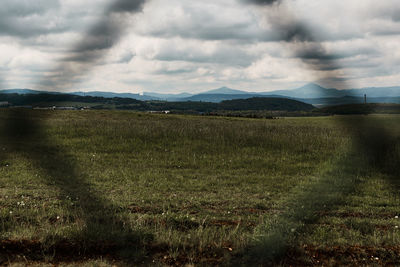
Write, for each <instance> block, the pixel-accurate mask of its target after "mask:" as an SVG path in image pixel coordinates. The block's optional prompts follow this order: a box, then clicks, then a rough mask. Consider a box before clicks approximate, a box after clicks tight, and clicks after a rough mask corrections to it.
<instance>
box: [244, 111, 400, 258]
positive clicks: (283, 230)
mask: <svg viewBox="0 0 400 267" xmlns="http://www.w3.org/2000/svg"><path fill="white" fill-rule="evenodd" d="M338 122H339V123H340V124H341V125H342V126H344V127H345V129H346V130H347V131H349V133H350V134H351V136H352V138H353V143H354V144H353V148H351V149H350V151H349V152H348V153H347V155H345V156H344V157H343V158H340V159H338V160H337V161H336V162H335V163H334V164H333V165H331V166H330V167H328V169H327V170H325V171H323V172H322V173H321V174H320V176H319V177H313V178H312V179H311V180H310V181H308V182H306V183H303V184H301V185H299V186H298V187H296V188H295V190H294V191H293V192H291V196H290V197H289V198H288V199H286V200H285V201H284V202H283V204H282V205H281V209H282V213H281V214H278V215H275V216H274V217H271V218H266V223H264V224H263V225H261V226H259V227H257V228H256V231H255V233H254V236H253V242H252V243H251V245H250V247H248V248H247V249H246V250H245V256H244V258H243V259H241V260H239V261H240V262H241V263H242V264H254V265H271V264H284V265H286V264H289V265H290V264H296V263H299V262H298V261H297V260H299V259H298V258H297V256H298V255H292V254H293V253H294V254H296V251H294V252H293V248H294V250H296V245H297V244H298V243H297V241H296V239H297V237H298V236H299V235H300V234H303V235H304V234H306V232H307V226H308V225H311V224H314V223H316V222H317V221H318V220H319V216H320V214H321V213H322V212H326V211H331V210H334V209H336V207H338V206H340V205H344V204H346V197H347V196H349V195H351V194H352V193H353V192H355V190H356V189H357V187H358V186H359V185H360V183H361V182H362V180H360V178H359V177H363V176H365V175H366V174H368V173H371V172H377V173H381V174H383V177H385V179H387V180H388V181H389V182H390V183H392V184H393V186H394V187H396V188H399V186H400V180H399V177H400V172H399V167H398V166H399V163H400V153H399V152H400V149H399V148H400V142H399V137H396V136H395V135H394V134H392V133H391V132H390V131H387V127H385V125H383V124H382V121H380V120H378V119H377V118H370V117H368V116H365V117H359V116H357V117H341V118H340V119H339V121H338ZM308 229H309V228H308ZM297 249H299V248H297ZM306 264H307V263H306ZM308 264H310V262H309V263H308Z"/></svg>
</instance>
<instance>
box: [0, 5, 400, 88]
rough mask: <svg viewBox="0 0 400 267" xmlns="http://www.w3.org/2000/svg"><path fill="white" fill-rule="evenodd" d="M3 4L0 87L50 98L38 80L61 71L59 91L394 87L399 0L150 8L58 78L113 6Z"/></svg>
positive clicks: (399, 56) (80, 55) (399, 34)
mask: <svg viewBox="0 0 400 267" xmlns="http://www.w3.org/2000/svg"><path fill="white" fill-rule="evenodd" d="M3 2H4V3H3ZM3 2H2V9H1V11H0V15H1V18H0V22H3V23H2V26H0V41H1V42H0V51H1V52H0V64H1V69H0V70H1V72H0V73H1V75H2V76H3V82H2V85H1V86H2V87H8V88H11V87H28V88H29V87H31V88H32V87H34V86H35V84H37V82H38V81H39V84H40V86H38V85H37V86H38V87H40V88H41V89H48V90H54V89H55V88H56V87H53V86H55V84H53V85H51V86H49V84H50V83H49V81H50V80H49V81H46V80H45V79H44V78H43V77H47V76H48V77H51V76H52V75H53V77H56V76H54V75H55V74H57V73H60V70H61V69H63V70H64V71H65V70H69V71H71V70H73V71H71V73H70V74H69V75H67V76H66V77H67V79H70V80H71V81H74V80H75V82H71V81H70V82H68V83H67V84H68V86H66V85H63V86H60V88H62V89H63V90H107V91H131V92H141V91H159V92H160V91H168V92H175V91H176V92H182V91H188V92H194V91H204V90H206V89H209V88H213V87H216V86H223V85H227V86H230V87H233V88H238V89H244V90H251V91H263V90H268V89H278V88H280V89H285V88H289V87H293V86H297V85H301V84H302V83H306V82H310V81H313V80H319V79H321V78H323V79H325V78H327V77H329V76H331V78H333V79H331V85H335V83H334V82H333V81H334V80H335V79H334V78H336V80H338V79H337V78H343V77H347V78H349V81H348V82H347V83H346V86H347V85H348V86H353V85H354V86H355V87H361V86H380V85H398V81H399V79H398V78H399V67H398V66H399V63H400V54H399V53H400V52H399V51H400V50H399V49H398V43H399V41H400V30H399V29H400V15H399V14H400V10H399V5H398V3H397V2H398V1H397V0H385V1H381V2H378V1H372V0H349V1H337V0H324V1H319V0H286V1H283V2H284V5H283V6H282V7H278V8H277V7H274V8H272V9H271V8H268V7H263V8H261V7H256V6H254V5H245V4H244V1H239V0H218V1H215V0H204V1H192V0H170V1H163V0H152V1H149V2H148V3H147V4H146V5H145V7H144V10H143V12H140V13H138V14H131V15H129V16H123V17H120V18H118V19H119V20H122V21H125V24H124V28H123V29H121V30H122V32H123V33H124V35H123V36H121V39H120V40H119V41H118V42H117V40H112V41H111V42H110V43H107V45H105V46H104V47H103V48H107V49H98V50H96V51H94V52H93V51H91V53H89V54H87V53H86V54H83V53H75V54H74V56H75V59H79V58H85V57H86V58H87V60H86V61H82V62H75V63H74V64H72V63H69V65H68V66H67V65H65V66H64V65H62V68H61V67H60V66H58V67H57V64H62V63H60V59H62V58H65V57H70V59H71V53H70V50H71V49H72V48H74V47H75V48H76V47H77V46H79V44H80V45H82V41H84V40H86V42H88V41H87V40H88V39H87V38H88V37H87V33H88V32H91V29H93V26H94V25H96V23H98V22H99V21H102V22H103V23H104V18H103V16H104V14H105V13H104V12H105V10H106V9H107V7H108V5H110V1H108V0H87V1H81V0H79V1H78V0H58V1H56V0H38V1H28V0H3ZM118 16H121V15H118ZM293 22H299V23H301V27H302V28H301V27H300V28H297V29H296V28H295V27H294V28H293V27H292V26H293V25H290V23H293ZM103 26H104V25H103ZM289 26H290V27H292V28H290V27H289ZM113 27H114V26H113ZM100 28H101V27H100ZM113 29H115V30H118V31H119V30H120V29H117V28H113ZM288 29H290V30H303V31H304V30H307V33H304V34H307V35H309V36H312V37H313V38H314V40H320V41H322V42H321V43H315V42H308V43H299V42H293V43H290V42H285V40H284V39H285V38H284V36H285V34H286V35H287V34H288V33H284V32H283V31H285V30H288ZM91 34H92V38H94V39H96V38H100V40H101V41H102V40H103V39H101V38H103V37H102V36H99V35H98V34H96V31H94V32H93V31H92V32H91ZM116 36H117V37H119V36H118V35H116ZM94 39H91V40H94ZM116 39H118V38H116ZM282 39H283V40H282ZM91 43H93V42H91ZM111 45H113V46H112V47H110V48H108V46H111ZM100 50H101V51H100ZM68 51H69V52H68ZM46 75H47V76H46ZM339 80H340V79H339ZM54 82H55V83H57V79H56V78H55V79H54ZM63 82H66V81H63ZM336 85H338V86H341V85H343V83H340V82H338V83H336ZM34 89H35V88H34ZM36 89H38V88H36Z"/></svg>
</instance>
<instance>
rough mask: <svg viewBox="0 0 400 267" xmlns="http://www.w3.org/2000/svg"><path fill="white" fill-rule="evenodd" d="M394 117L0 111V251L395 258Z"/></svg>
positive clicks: (60, 259) (3, 259)
mask: <svg viewBox="0 0 400 267" xmlns="http://www.w3.org/2000/svg"><path fill="white" fill-rule="evenodd" d="M24 118H29V120H27V119H24ZM361 119H362V120H363V121H364V122H366V124H367V127H366V126H365V125H366V124H365V123H364V125H363V129H362V130H363V131H368V127H371V129H372V128H374V127H377V125H383V126H384V127H385V129H386V131H387V132H389V133H390V135H391V136H392V137H393V138H394V139H393V140H396V142H395V143H392V144H391V146H392V148H393V153H394V154H393V155H392V157H386V158H384V161H385V162H384V163H385V166H389V167H388V168H382V167H381V165H379V166H377V165H375V164H374V163H373V162H370V161H369V160H368V157H367V156H366V155H364V154H363V152H362V151H363V150H361V149H358V147H357V144H356V142H355V140H354V132H355V131H357V129H351V128H352V127H355V128H357V127H359V125H358V124H357V122H358V121H360V120H361ZM399 119H400V116H399V115H368V116H363V115H360V116H347V117H340V116H330V117H303V118H281V119H273V120H272V119H244V118H227V117H206V116H189V115H158V114H147V113H139V112H129V111H101V110H98V111H34V110H26V111H21V112H17V113H16V112H10V111H9V110H7V109H3V110H0V121H1V122H2V124H1V126H0V127H1V128H0V134H1V136H2V138H1V139H0V153H1V154H0V264H3V265H8V264H10V265H18V264H27V263H28V264H32V265H35V264H36V265H43V264H49V265H51V264H60V265H61V266H63V265H71V266H76V265H81V266H108V265H117V266H125V265H127V266H130V265H153V266H164V265H186V264H188V265H234V266H237V265H244V266H249V265H250V266H251V265H270V264H272V263H274V264H281V265H335V264H337V265H342V264H348V265H354V264H364V265H374V264H376V265H381V264H393V265H397V264H400V229H399V227H400V219H399V217H398V216H400V193H399V192H400V191H399V189H400V181H398V180H397V174H398V170H397V168H398V167H397V166H396V165H397V163H398V155H399V151H400V149H399V145H400V141H399V136H400V124H399ZM15 125H16V126H15ZM27 129H28V130H27ZM31 130H32V131H31ZM26 131H28V132H26Z"/></svg>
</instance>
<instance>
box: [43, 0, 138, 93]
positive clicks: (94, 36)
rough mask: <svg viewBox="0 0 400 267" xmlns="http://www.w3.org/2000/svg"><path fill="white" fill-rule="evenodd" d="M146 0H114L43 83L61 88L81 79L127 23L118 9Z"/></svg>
mask: <svg viewBox="0 0 400 267" xmlns="http://www.w3.org/2000/svg"><path fill="white" fill-rule="evenodd" d="M144 3H145V0H117V1H115V2H114V3H113V4H111V5H110V6H109V8H108V9H106V11H105V13H104V16H103V18H102V19H101V20H100V21H98V22H97V23H96V24H95V25H94V26H93V27H92V28H90V29H89V30H88V31H87V32H86V34H85V36H84V37H83V38H82V39H81V40H80V41H79V42H78V43H76V44H75V45H74V46H73V47H72V49H70V50H69V52H68V53H67V54H66V55H65V56H64V57H63V58H62V59H61V60H60V65H59V66H57V67H56V68H55V69H54V70H53V72H52V74H51V75H50V76H46V77H45V78H44V80H43V81H42V82H41V83H40V85H42V86H49V85H51V86H52V87H55V88H57V89H58V90H62V89H63V88H65V87H68V86H72V85H73V84H75V83H79V82H81V81H82V79H83V77H84V75H85V74H87V73H88V72H89V71H90V70H91V69H92V68H93V67H94V66H95V64H96V63H98V62H99V61H100V60H101V59H102V58H103V57H104V55H105V54H106V53H107V52H108V50H109V49H110V48H111V47H112V46H114V45H115V44H116V43H117V42H118V41H119V40H120V37H121V35H122V33H123V30H124V27H125V26H126V23H125V21H124V18H121V16H120V15H121V14H119V13H126V14H128V15H129V14H133V13H137V12H140V11H141V10H142V8H143V4H144Z"/></svg>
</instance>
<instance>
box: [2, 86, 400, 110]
mask: <svg viewBox="0 0 400 267" xmlns="http://www.w3.org/2000/svg"><path fill="white" fill-rule="evenodd" d="M11 93H17V94H38V93H51V94H57V92H45V91H35V90H31V89H8V90H0V94H11ZM58 93H60V92H58ZM68 94H72V95H79V96H97V97H104V98H114V97H119V98H132V99H137V100H142V101H148V100H158V101H178V102H179V101H202V102H214V103H219V102H221V101H224V100H233V99H248V98H253V97H265V96H268V97H280V98H282V97H284V98H290V99H297V100H300V101H303V102H306V103H310V104H314V105H329V104H333V103H335V104H341V103H349V102H355V103H360V102H363V101H364V95H367V98H368V99H369V100H370V101H369V102H372V101H376V102H377V103H382V101H383V102H392V103H400V86H393V87H368V88H361V89H344V90H338V89H335V88H324V87H322V86H320V85H318V84H315V83H309V84H306V85H304V86H302V87H300V88H296V89H293V90H276V91H269V92H248V91H242V90H235V89H231V88H228V87H221V88H218V89H213V90H209V91H205V92H202V93H198V94H190V93H180V94H161V93H153V92H144V93H143V94H132V93H114V92H101V91H92V92H72V93H68Z"/></svg>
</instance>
